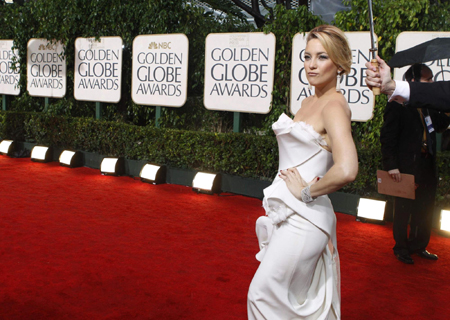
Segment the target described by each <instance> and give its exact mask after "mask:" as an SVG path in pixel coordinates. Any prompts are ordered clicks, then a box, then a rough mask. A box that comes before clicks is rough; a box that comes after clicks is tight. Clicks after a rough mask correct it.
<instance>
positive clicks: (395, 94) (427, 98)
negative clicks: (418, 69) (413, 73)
mask: <svg viewBox="0 0 450 320" xmlns="http://www.w3.org/2000/svg"><path fill="white" fill-rule="evenodd" d="M377 60H378V64H379V70H378V71H376V68H375V67H374V66H373V65H372V64H371V63H370V62H367V63H366V67H367V69H366V76H367V77H366V80H365V81H366V84H367V86H368V87H369V88H370V89H372V88H373V87H378V88H380V89H381V93H384V94H387V95H388V96H389V97H390V98H389V101H397V102H399V103H406V104H405V105H406V106H409V107H413V108H430V109H435V110H439V111H444V112H450V81H439V82H434V83H419V82H411V83H408V82H405V81H397V80H392V78H391V68H389V66H388V65H387V64H386V62H385V61H384V60H383V59H381V58H380V57H378V56H377Z"/></svg>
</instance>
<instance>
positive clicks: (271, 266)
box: [248, 25, 358, 320]
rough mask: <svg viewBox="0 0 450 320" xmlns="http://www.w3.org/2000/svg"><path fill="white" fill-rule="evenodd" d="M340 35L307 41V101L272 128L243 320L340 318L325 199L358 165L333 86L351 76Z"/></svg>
mask: <svg viewBox="0 0 450 320" xmlns="http://www.w3.org/2000/svg"><path fill="white" fill-rule="evenodd" d="M351 63H352V56H351V50H350V47H349V45H348V42H347V39H346V37H345V35H344V33H343V32H342V31H341V30H340V29H338V28H336V27H334V26H329V25H323V26H319V27H316V28H314V29H313V30H311V32H310V33H309V34H308V36H307V45H306V50H305V63H304V67H305V72H306V77H307V79H308V82H309V84H310V85H312V86H314V89H315V90H314V95H312V96H310V97H308V98H307V99H305V100H304V101H303V103H302V106H301V108H300V110H299V111H298V112H297V114H296V115H295V117H294V119H293V120H292V119H291V118H289V117H288V116H287V115H285V114H283V115H281V116H280V118H279V119H278V121H277V122H275V123H274V124H273V130H274V132H275V134H276V137H277V140H278V146H279V154H280V159H279V173H278V175H277V177H276V178H275V179H274V181H273V184H272V185H271V186H270V187H268V188H266V189H265V190H264V200H263V206H264V208H265V210H266V215H267V216H264V217H260V218H259V219H258V221H257V225H256V231H257V235H258V240H259V243H260V247H261V251H260V252H259V253H258V254H257V259H258V260H259V261H261V264H260V266H259V268H258V270H257V271H256V274H255V276H254V278H253V280H252V283H251V285H250V289H249V293H248V318H249V319H268V320H277V319H279V320H286V319H340V318H341V317H340V273H339V258H338V252H337V248H336V216H335V213H334V210H333V207H332V205H331V202H330V200H329V198H328V196H327V194H329V193H331V192H334V191H336V190H338V189H340V188H341V187H342V186H344V185H345V184H347V183H349V182H351V181H353V180H354V179H355V177H356V175H357V173H358V158H357V153H356V148H355V145H354V142H353V138H352V135H351V120H350V119H351V111H350V109H349V106H348V104H347V101H346V99H345V98H344V96H343V95H342V93H341V92H340V90H339V89H337V87H336V86H337V82H338V79H340V77H341V75H343V74H347V73H348V72H349V71H350V68H351Z"/></svg>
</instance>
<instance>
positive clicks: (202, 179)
mask: <svg viewBox="0 0 450 320" xmlns="http://www.w3.org/2000/svg"><path fill="white" fill-rule="evenodd" d="M220 183H221V181H220V175H219V174H215V173H206V172H198V173H197V174H196V175H195V177H194V180H193V181H192V190H194V191H196V192H202V193H208V194H213V193H220V187H221V186H220Z"/></svg>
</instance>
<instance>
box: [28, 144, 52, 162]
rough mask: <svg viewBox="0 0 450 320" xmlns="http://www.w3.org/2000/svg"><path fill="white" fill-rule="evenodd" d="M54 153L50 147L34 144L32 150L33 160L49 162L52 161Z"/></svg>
mask: <svg viewBox="0 0 450 320" xmlns="http://www.w3.org/2000/svg"><path fill="white" fill-rule="evenodd" d="M52 157H53V155H52V152H51V149H50V148H49V147H44V146H34V147H33V149H32V150H31V161H36V162H49V161H52V160H53V159H52Z"/></svg>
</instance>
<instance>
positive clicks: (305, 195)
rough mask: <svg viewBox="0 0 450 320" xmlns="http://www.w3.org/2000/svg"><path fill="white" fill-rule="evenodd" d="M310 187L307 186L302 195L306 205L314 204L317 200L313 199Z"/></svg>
mask: <svg viewBox="0 0 450 320" xmlns="http://www.w3.org/2000/svg"><path fill="white" fill-rule="evenodd" d="M309 188H310V186H307V187H305V188H303V190H302V192H301V194H302V201H303V202H304V203H309V202H313V201H314V200H315V198H313V197H311V191H310V190H309Z"/></svg>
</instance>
